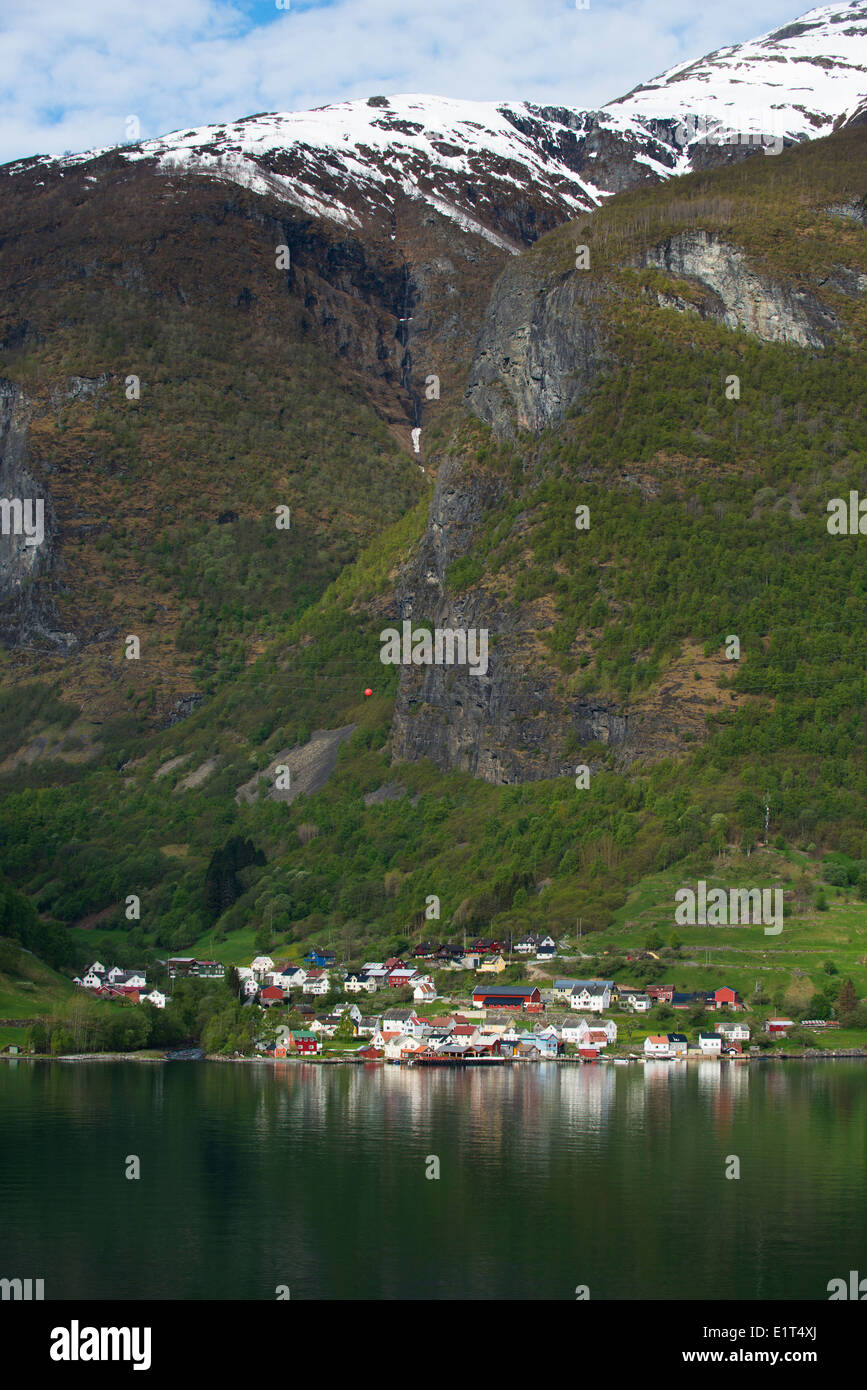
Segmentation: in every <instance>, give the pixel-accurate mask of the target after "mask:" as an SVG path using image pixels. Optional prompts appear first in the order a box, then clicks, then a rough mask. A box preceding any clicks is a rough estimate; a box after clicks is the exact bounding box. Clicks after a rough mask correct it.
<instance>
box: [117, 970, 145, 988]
mask: <svg viewBox="0 0 867 1390" xmlns="http://www.w3.org/2000/svg"><path fill="white" fill-rule="evenodd" d="M118 983H119V984H122V985H126V987H127V989H146V988H147V980H146V979H145V976H144V971H142V970H130V971H129V972H127V971H124V973H123V978H122V979H121V980H119V981H118Z"/></svg>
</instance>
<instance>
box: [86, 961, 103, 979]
mask: <svg viewBox="0 0 867 1390" xmlns="http://www.w3.org/2000/svg"><path fill="white" fill-rule="evenodd" d="M87 969H88V971H91V970H92V971H93V972H94V974H95V975H104V974H105V966H104V965H103V964H102V962H101V961H98V960H95V961H94V962H93V965H89V966H88V967H87Z"/></svg>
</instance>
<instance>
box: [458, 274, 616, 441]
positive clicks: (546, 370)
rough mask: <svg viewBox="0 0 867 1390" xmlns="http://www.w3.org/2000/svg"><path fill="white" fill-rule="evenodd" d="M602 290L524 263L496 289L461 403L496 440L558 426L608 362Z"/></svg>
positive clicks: (590, 282) (595, 283)
mask: <svg viewBox="0 0 867 1390" xmlns="http://www.w3.org/2000/svg"><path fill="white" fill-rule="evenodd" d="M606 295H607V291H606V289H605V287H604V286H602V285H600V284H599V282H598V281H596V280H591V279H588V278H587V277H586V276H583V275H582V274H580V273H575V274H571V273H570V274H567V275H565V276H564V275H555V276H552V274H551V272H550V271H549V270H548V269H547V268H546V265H545V263H544V262H542V261H540V260H539V259H538V258H535V257H533V256H528V257H525V258H524V259H522V260H521V261H520V262H516V263H515V264H514V265H510V266H507V267H506V269H505V271H504V273H503V274H502V276H501V277H500V279H499V280H498V282H497V285H496V287H495V290H494V294H493V297H492V300H491V303H490V306H489V308H488V312H487V314H486V316H485V321H484V324H483V326H482V330H481V332H480V334H479V339H478V343H477V347H476V353H475V356H474V358H473V361H472V365H471V367H470V372H469V378H468V383H467V393H466V398H465V399H466V402H467V404H468V405H469V407H470V409H471V410H472V411H473V413H474V414H476V415H478V417H479V418H480V419H482V420H484V421H485V423H486V424H488V425H490V426H491V427H492V429H494V431H495V432H497V433H498V434H501V433H506V432H508V433H511V432H512V431H513V430H515V429H517V430H530V431H532V432H533V433H539V432H540V431H541V430H543V429H546V428H547V427H548V426H550V425H557V424H559V423H560V422H561V421H562V420H563V418H564V416H565V414H566V411H567V410H568V409H569V407H570V405H572V403H573V402H574V401H575V400H576V399H578V398H580V396H581V395H582V394H583V393H584V392H586V390H587V389H588V387H589V386H590V384H591V383H592V382H593V380H594V378H595V377H596V376H597V375H598V373H599V372H600V371H601V370H602V368H603V366H604V365H605V363H606V361H608V360H610V355H609V354H608V352H607V351H606V348H605V331H604V326H603V320H602V314H601V312H600V310H601V308H602V305H603V304H604V301H605V298H606Z"/></svg>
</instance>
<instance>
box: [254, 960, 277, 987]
mask: <svg viewBox="0 0 867 1390" xmlns="http://www.w3.org/2000/svg"><path fill="white" fill-rule="evenodd" d="M250 969H251V970H252V972H253V974H254V975H255V977H256V979H257V980H259V981H260V983H261V982H263V981H264V979H265V976H266V975H267V974H268V971H269V970H273V969H274V962H273V960H272V959H271V957H270V956H254V957H253V959H252V961H251V962H250Z"/></svg>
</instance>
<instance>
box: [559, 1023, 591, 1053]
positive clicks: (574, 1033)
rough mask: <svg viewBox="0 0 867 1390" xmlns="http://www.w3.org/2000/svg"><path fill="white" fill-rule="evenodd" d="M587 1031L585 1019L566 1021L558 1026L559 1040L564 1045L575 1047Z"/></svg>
mask: <svg viewBox="0 0 867 1390" xmlns="http://www.w3.org/2000/svg"><path fill="white" fill-rule="evenodd" d="M587 1031H588V1027H587V1020H586V1018H576V1019H571V1018H570V1019H566V1020H565V1022H563V1023H561V1024H560V1039H561V1041H562V1042H565V1043H574V1045H575V1046H576V1047H577V1046H578V1044H579V1042H580V1041H581V1038H582V1037H583V1036H584V1034H585V1033H586V1032H587Z"/></svg>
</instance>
